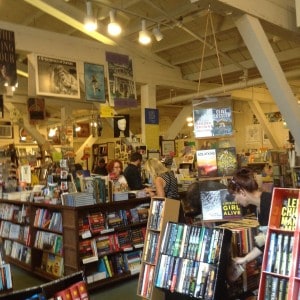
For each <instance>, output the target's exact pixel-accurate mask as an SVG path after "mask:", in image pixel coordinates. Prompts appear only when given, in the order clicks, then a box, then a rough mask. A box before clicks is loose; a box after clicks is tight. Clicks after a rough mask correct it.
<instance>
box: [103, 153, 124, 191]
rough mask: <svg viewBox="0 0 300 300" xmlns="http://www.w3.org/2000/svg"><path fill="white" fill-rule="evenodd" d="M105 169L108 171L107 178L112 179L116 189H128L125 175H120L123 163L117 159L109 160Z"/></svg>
mask: <svg viewBox="0 0 300 300" xmlns="http://www.w3.org/2000/svg"><path fill="white" fill-rule="evenodd" d="M107 171H108V179H109V180H111V181H113V183H114V186H115V187H117V186H118V188H117V190H119V191H125V190H126V191H127V190H128V184H127V180H126V178H125V176H124V175H122V172H123V164H122V162H121V161H120V160H119V159H114V160H111V161H110V162H109V163H108V164H107Z"/></svg>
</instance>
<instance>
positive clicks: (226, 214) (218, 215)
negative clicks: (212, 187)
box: [200, 189, 242, 221]
mask: <svg viewBox="0 0 300 300" xmlns="http://www.w3.org/2000/svg"><path fill="white" fill-rule="evenodd" d="M200 198H201V204H202V215H203V220H204V221H213V220H222V219H236V218H241V216H242V214H241V208H240V206H239V204H238V203H237V202H236V201H234V200H233V197H232V195H230V194H229V193H228V191H227V189H221V190H216V191H200Z"/></svg>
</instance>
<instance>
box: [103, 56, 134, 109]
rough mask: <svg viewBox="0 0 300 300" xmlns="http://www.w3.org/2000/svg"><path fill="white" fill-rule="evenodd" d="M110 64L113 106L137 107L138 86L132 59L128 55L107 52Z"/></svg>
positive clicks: (111, 100)
mask: <svg viewBox="0 0 300 300" xmlns="http://www.w3.org/2000/svg"><path fill="white" fill-rule="evenodd" d="M106 61H107V64H108V80H109V99H110V104H111V106H114V107H116V108H120V107H136V106H137V96H136V86H135V82H134V80H133V68H132V59H130V58H129V56H128V55H123V54H118V53H112V52H106Z"/></svg>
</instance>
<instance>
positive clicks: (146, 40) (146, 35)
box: [139, 19, 152, 45]
mask: <svg viewBox="0 0 300 300" xmlns="http://www.w3.org/2000/svg"><path fill="white" fill-rule="evenodd" d="M151 40H152V39H151V35H150V32H149V31H148V30H147V29H146V20H144V19H143V20H142V30H141V31H140V32H139V42H140V43H141V44H143V45H148V44H150V43H151Z"/></svg>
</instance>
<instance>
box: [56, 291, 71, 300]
mask: <svg viewBox="0 0 300 300" xmlns="http://www.w3.org/2000/svg"><path fill="white" fill-rule="evenodd" d="M54 297H56V298H58V297H61V299H62V300H71V299H72V296H71V291H70V290H69V289H65V290H62V291H59V292H57V293H56V294H55V295H54Z"/></svg>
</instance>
